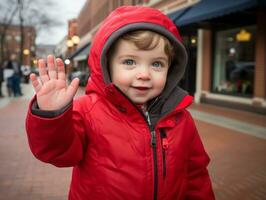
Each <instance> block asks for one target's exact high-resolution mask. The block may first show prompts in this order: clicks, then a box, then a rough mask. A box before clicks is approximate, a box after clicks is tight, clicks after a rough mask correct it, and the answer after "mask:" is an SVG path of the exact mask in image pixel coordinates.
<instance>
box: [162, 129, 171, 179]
mask: <svg viewBox="0 0 266 200" xmlns="http://www.w3.org/2000/svg"><path fill="white" fill-rule="evenodd" d="M160 135H161V145H162V156H163V179H164V180H165V177H166V150H167V149H168V147H169V143H168V140H167V135H166V133H165V131H164V130H163V129H160Z"/></svg>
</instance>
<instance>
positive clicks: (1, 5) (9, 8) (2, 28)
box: [0, 0, 18, 62]
mask: <svg viewBox="0 0 266 200" xmlns="http://www.w3.org/2000/svg"><path fill="white" fill-rule="evenodd" d="M0 10H1V12H0V13H1V15H0V52H1V53H0V62H2V61H3V59H4V57H5V56H6V55H5V53H6V51H4V46H5V39H6V33H7V30H8V28H9V26H10V25H11V24H12V21H13V19H14V17H15V15H16V13H17V12H18V6H17V3H16V0H9V1H1V2H0Z"/></svg>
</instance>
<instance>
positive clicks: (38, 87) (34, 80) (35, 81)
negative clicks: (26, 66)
mask: <svg viewBox="0 0 266 200" xmlns="http://www.w3.org/2000/svg"><path fill="white" fill-rule="evenodd" d="M30 80H31V84H32V86H33V88H34V90H35V92H36V93H38V92H39V91H40V90H41V88H42V85H41V83H40V82H39V81H38V79H37V76H36V74H33V73H32V74H30Z"/></svg>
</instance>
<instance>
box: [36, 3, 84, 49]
mask: <svg viewBox="0 0 266 200" xmlns="http://www.w3.org/2000/svg"><path fill="white" fill-rule="evenodd" d="M53 1H54V3H55V5H54V7H53V8H52V9H54V10H52V12H53V13H55V15H56V16H57V17H58V18H59V19H60V21H62V22H63V26H60V27H58V28H53V29H51V30H50V31H49V32H46V31H45V30H43V31H42V32H40V33H39V35H38V37H37V40H36V43H37V44H57V43H59V42H60V41H61V40H62V39H63V37H64V36H65V35H66V34H67V21H68V20H69V19H72V18H75V17H77V16H78V14H79V12H80V10H81V8H82V7H83V5H84V4H85V2H86V0H53Z"/></svg>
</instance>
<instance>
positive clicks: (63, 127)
mask: <svg viewBox="0 0 266 200" xmlns="http://www.w3.org/2000/svg"><path fill="white" fill-rule="evenodd" d="M34 101H36V99H35V98H34V99H33V100H32V101H31V103H30V106H29V109H28V113H27V118H26V131H27V136H28V142H29V146H30V149H31V151H32V153H33V154H34V156H35V157H36V158H37V159H39V160H41V161H43V162H47V163H50V164H53V165H55V166H57V167H70V166H75V165H77V164H78V163H79V162H80V161H81V160H82V159H83V155H84V151H85V146H86V142H85V126H84V123H83V119H84V118H83V117H82V114H81V112H78V110H76V109H75V108H73V107H75V106H73V103H72V104H70V106H69V107H68V108H67V109H66V110H65V111H64V112H63V113H61V114H60V115H58V116H55V117H52V118H47V117H43V116H39V115H35V114H33V113H32V109H31V108H32V104H33V103H34Z"/></svg>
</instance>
